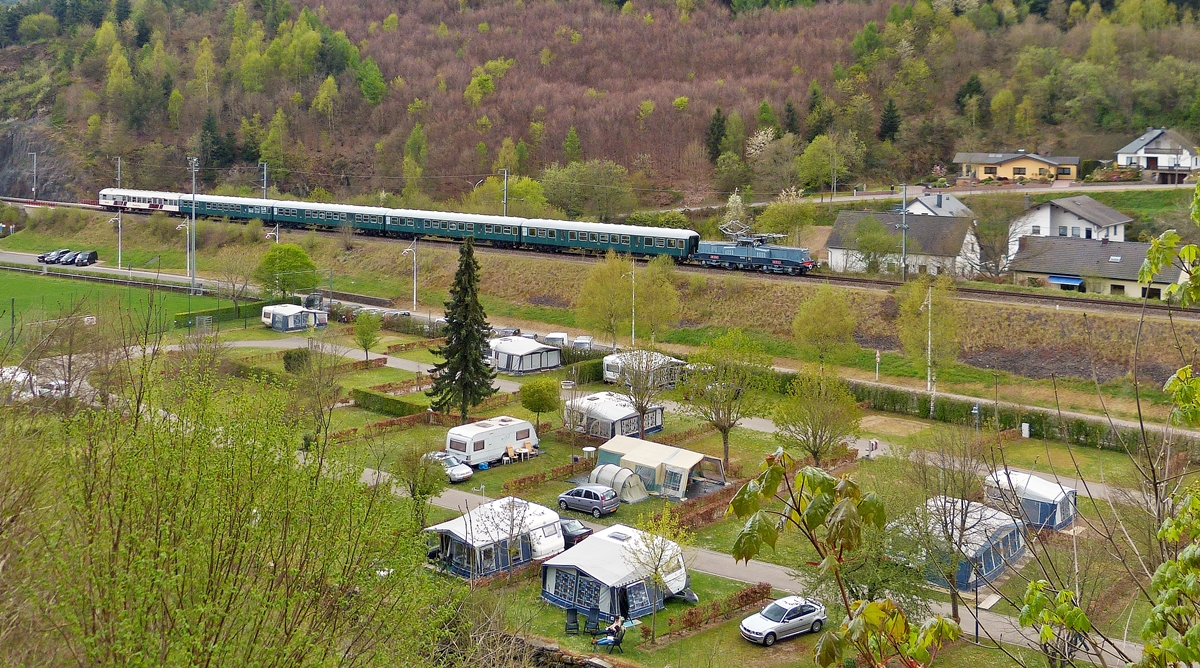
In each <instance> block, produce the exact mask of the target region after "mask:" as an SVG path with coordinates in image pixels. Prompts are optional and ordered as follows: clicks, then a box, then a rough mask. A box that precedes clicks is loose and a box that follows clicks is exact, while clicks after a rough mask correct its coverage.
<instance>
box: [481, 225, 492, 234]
mask: <svg viewBox="0 0 1200 668" xmlns="http://www.w3.org/2000/svg"><path fill="white" fill-rule="evenodd" d="M483 231H484V232H485V233H487V234H491V233H492V226H491V225H484V226H483Z"/></svg>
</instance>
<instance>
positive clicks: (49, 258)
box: [37, 248, 71, 264]
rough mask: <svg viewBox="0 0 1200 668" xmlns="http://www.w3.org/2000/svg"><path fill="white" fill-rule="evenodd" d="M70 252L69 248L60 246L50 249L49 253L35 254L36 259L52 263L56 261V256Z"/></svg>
mask: <svg viewBox="0 0 1200 668" xmlns="http://www.w3.org/2000/svg"><path fill="white" fill-rule="evenodd" d="M70 252H71V249H70V248H60V249H58V250H55V251H50V252H49V253H42V254H41V255H39V256H37V261H38V262H44V263H46V264H54V263H55V262H58V258H60V257H62V256H64V255H66V254H67V253H70Z"/></svg>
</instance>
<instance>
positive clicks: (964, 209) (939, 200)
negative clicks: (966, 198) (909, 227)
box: [904, 193, 975, 218]
mask: <svg viewBox="0 0 1200 668" xmlns="http://www.w3.org/2000/svg"><path fill="white" fill-rule="evenodd" d="M904 210H905V211H907V212H908V215H910V216H949V217H952V218H955V217H957V218H974V217H975V213H974V212H973V211H971V209H970V207H968V206H967V205H966V204H963V203H962V200H960V199H959V198H957V197H955V196H954V195H947V194H943V193H938V194H936V195H921V196H920V197H918V198H916V199H914V200H913V201H911V202H909V203H908V207H907V208H905V209H904Z"/></svg>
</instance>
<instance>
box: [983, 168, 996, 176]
mask: <svg viewBox="0 0 1200 668" xmlns="http://www.w3.org/2000/svg"><path fill="white" fill-rule="evenodd" d="M983 175H984V176H995V175H996V168H995V167H984V168H983Z"/></svg>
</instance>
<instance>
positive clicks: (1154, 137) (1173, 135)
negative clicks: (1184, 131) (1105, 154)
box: [1117, 128, 1193, 155]
mask: <svg viewBox="0 0 1200 668" xmlns="http://www.w3.org/2000/svg"><path fill="white" fill-rule="evenodd" d="M1156 141H1165V142H1170V143H1171V144H1174V145H1175V146H1177V147H1179V148H1192V146H1193V144H1192V142H1191V141H1188V139H1187V137H1184V136H1183V135H1181V134H1179V133H1178V132H1176V131H1174V130H1168V129H1166V128H1150V129H1148V130H1146V132H1145V133H1143V134H1142V136H1141V137H1138V138H1137V139H1134V140H1133V141H1131V142H1129V143H1128V144H1126V145H1125V146H1124V147H1122V148H1120V149H1118V150H1117V154H1118V155H1119V154H1121V153H1137V152H1138V151H1140V150H1142V149H1144V148H1146V147H1147V146H1149V145H1150V144H1152V143H1154V142H1156ZM1151 152H1153V151H1151Z"/></svg>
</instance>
